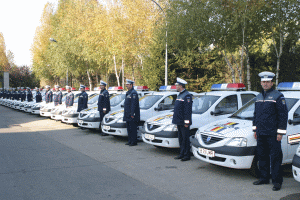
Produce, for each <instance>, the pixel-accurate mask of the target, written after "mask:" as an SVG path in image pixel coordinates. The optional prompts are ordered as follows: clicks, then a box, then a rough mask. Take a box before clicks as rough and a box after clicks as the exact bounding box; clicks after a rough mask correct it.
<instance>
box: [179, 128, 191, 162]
mask: <svg viewBox="0 0 300 200" xmlns="http://www.w3.org/2000/svg"><path fill="white" fill-rule="evenodd" d="M177 128H178V140H179V145H180V154H179V156H181V157H184V158H190V148H191V146H190V127H184V125H178V126H177Z"/></svg>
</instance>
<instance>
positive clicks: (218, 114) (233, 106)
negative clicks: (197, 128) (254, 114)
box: [211, 94, 238, 121]
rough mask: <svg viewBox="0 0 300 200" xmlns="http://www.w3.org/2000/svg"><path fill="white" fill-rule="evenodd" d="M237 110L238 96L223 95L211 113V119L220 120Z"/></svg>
mask: <svg viewBox="0 0 300 200" xmlns="http://www.w3.org/2000/svg"><path fill="white" fill-rule="evenodd" d="M237 110H238V97H237V95H236V94H234V95H229V96H226V97H224V98H223V99H222V100H221V101H220V102H219V103H218V104H217V105H216V106H215V109H214V113H211V115H212V118H213V120H212V121H216V120H220V119H224V118H226V117H229V116H230V115H231V114H232V113H234V112H235V111H237Z"/></svg>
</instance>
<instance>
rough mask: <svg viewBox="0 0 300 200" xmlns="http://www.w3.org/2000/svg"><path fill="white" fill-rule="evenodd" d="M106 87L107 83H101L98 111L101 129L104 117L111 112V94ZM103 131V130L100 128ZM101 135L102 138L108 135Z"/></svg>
mask: <svg viewBox="0 0 300 200" xmlns="http://www.w3.org/2000/svg"><path fill="white" fill-rule="evenodd" d="M106 85H107V83H106V82H104V81H102V80H101V81H100V89H101V91H100V95H99V99H98V111H99V114H100V127H101V122H102V120H103V117H104V115H106V114H107V113H108V112H109V111H110V100H109V93H108V91H107V90H106V88H105V87H106ZM100 130H101V128H100ZM100 135H102V136H107V135H108V134H106V133H101V134H100Z"/></svg>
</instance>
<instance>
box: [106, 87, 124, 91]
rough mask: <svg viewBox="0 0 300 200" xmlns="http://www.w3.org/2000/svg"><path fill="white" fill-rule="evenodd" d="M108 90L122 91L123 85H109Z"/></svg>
mask: <svg viewBox="0 0 300 200" xmlns="http://www.w3.org/2000/svg"><path fill="white" fill-rule="evenodd" d="M108 90H109V91H123V87H121V86H118V87H109V88H108Z"/></svg>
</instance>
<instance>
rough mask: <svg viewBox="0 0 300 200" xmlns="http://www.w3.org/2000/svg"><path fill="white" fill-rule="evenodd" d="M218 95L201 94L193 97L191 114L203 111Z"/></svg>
mask: <svg viewBox="0 0 300 200" xmlns="http://www.w3.org/2000/svg"><path fill="white" fill-rule="evenodd" d="M219 98H220V96H213V95H203V96H195V97H193V107H192V111H193V114H202V113H205V112H206V111H207V110H208V109H209V108H210V107H211V106H212V105H213V104H214V103H215V102H216V101H217V100H218V99H219Z"/></svg>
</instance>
